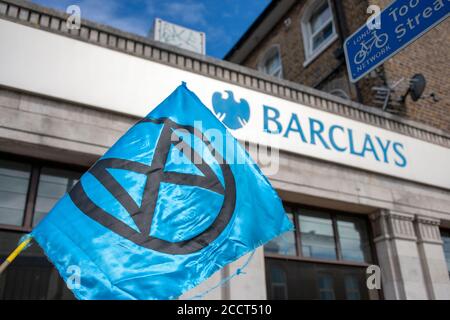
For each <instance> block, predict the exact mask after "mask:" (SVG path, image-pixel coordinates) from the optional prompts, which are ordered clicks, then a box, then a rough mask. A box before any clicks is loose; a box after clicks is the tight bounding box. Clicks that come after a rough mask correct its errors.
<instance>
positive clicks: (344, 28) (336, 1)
mask: <svg viewBox="0 0 450 320" xmlns="http://www.w3.org/2000/svg"><path fill="white" fill-rule="evenodd" d="M331 1H332V3H333V7H334V9H335V12H336V17H337V31H338V35H339V39H340V41H341V48H340V49H341V52H340V54H344V42H345V39H347V37H348V36H349V35H350V32H349V30H348V24H347V18H346V17H345V12H344V7H343V6H342V2H341V1H342V0H331ZM344 63H345V64H346V63H347V62H345V59H344ZM348 82H349V85H350V86H354V87H355V91H356V98H357V99H358V102H360V103H362V102H363V99H362V95H361V89H360V88H359V85H358V83H353V84H352V83H351V82H350V78H349V79H348Z"/></svg>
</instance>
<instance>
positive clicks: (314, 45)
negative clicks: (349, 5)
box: [301, 0, 337, 64]
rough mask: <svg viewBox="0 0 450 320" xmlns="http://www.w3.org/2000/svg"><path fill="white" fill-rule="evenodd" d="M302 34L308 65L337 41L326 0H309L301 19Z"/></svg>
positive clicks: (331, 14) (328, 4)
mask: <svg viewBox="0 0 450 320" xmlns="http://www.w3.org/2000/svg"><path fill="white" fill-rule="evenodd" d="M301 26H302V34H303V43H304V47H305V55H306V61H305V64H308V63H309V62H310V61H312V60H313V59H314V58H315V57H317V56H318V55H319V54H320V53H321V52H322V51H323V50H325V49H326V48H327V46H328V45H330V44H331V43H332V42H333V41H334V40H336V39H337V34H336V28H335V26H334V22H333V12H332V11H331V6H330V3H329V1H328V0H315V1H313V0H311V1H310V2H309V5H307V6H306V8H305V12H304V14H303V17H302V23H301Z"/></svg>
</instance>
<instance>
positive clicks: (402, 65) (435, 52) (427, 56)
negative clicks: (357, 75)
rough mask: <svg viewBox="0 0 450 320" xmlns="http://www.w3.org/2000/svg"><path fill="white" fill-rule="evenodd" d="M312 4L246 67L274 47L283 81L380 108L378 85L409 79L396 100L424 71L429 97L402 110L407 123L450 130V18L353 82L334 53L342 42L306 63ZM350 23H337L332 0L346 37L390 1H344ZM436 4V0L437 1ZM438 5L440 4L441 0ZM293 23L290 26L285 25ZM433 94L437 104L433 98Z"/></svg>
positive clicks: (295, 12) (276, 31)
mask: <svg viewBox="0 0 450 320" xmlns="http://www.w3.org/2000/svg"><path fill="white" fill-rule="evenodd" d="M311 1H314V0H309V1H298V3H297V4H295V5H294V6H293V7H292V8H291V9H290V10H289V11H288V12H287V13H286V14H285V15H284V17H283V18H282V19H280V21H278V23H277V24H276V26H275V27H274V28H273V29H272V30H271V31H270V32H269V33H268V34H267V36H266V37H265V38H264V39H263V40H262V41H261V42H260V43H259V45H258V46H257V47H256V48H255V49H254V50H253V51H252V53H251V54H249V56H248V57H246V59H245V60H244V61H243V63H242V64H243V65H245V66H247V67H251V68H254V69H257V68H258V64H259V62H260V61H261V60H262V58H263V57H264V54H265V52H266V51H267V50H268V49H270V48H271V47H272V46H273V45H278V46H279V48H280V54H281V58H282V64H283V78H284V79H286V80H290V81H294V82H297V83H301V84H304V85H307V86H311V87H315V88H317V89H320V90H324V91H327V92H331V91H332V90H335V89H341V90H343V91H344V92H346V93H347V94H348V95H349V96H350V98H351V99H353V100H357V99H358V91H359V97H360V99H361V100H360V102H361V103H363V104H366V105H370V106H373V107H375V108H380V106H377V105H375V104H374V102H373V100H374V91H373V90H372V88H373V87H374V86H382V85H386V84H392V83H394V82H396V81H398V80H400V79H401V78H404V79H405V81H404V82H403V84H402V86H401V88H400V91H399V92H398V93H397V96H401V95H403V94H404V93H405V92H406V89H407V85H408V80H409V79H410V78H411V77H412V76H413V75H414V74H416V73H422V74H423V75H424V76H425V78H426V80H427V88H426V91H425V93H424V97H425V98H424V99H421V100H419V101H418V102H414V101H412V100H411V99H410V98H409V97H408V98H407V99H406V101H405V103H404V104H403V105H400V107H398V108H397V109H398V110H399V112H400V114H401V115H402V116H404V117H405V118H407V119H411V120H415V121H418V122H421V123H425V124H427V125H431V126H434V127H436V128H438V129H442V130H444V131H446V132H450V81H449V79H450V33H448V32H445V31H446V30H450V20H447V21H444V22H443V23H441V24H440V25H438V26H437V27H436V28H434V29H433V30H431V31H430V32H428V33H427V34H426V35H424V36H423V37H422V38H420V39H419V40H417V41H416V42H415V43H413V44H412V45H410V46H409V47H407V48H406V49H404V50H403V51H402V52H400V53H399V54H397V55H396V56H395V57H393V58H392V59H390V60H389V61H387V62H386V63H385V64H384V65H383V66H381V67H379V68H378V69H377V72H372V73H371V74H369V75H367V76H366V77H365V78H363V79H362V80H360V81H359V82H358V83H357V86H354V85H352V84H350V82H349V81H348V76H347V71H346V68H345V66H344V67H343V65H342V64H343V63H344V62H343V61H342V59H339V58H336V57H335V54H334V53H335V51H336V50H337V49H339V48H340V47H341V45H342V39H337V40H336V41H334V42H333V43H332V44H331V45H330V46H329V47H328V48H327V49H325V50H324V51H323V52H322V53H321V54H320V55H319V56H318V57H317V58H316V59H315V60H313V61H312V62H311V63H310V64H308V65H304V62H305V50H304V45H303V36H302V32H301V23H300V21H301V17H302V15H303V13H304V11H305V8H306V6H307V5H309V3H310V2H311ZM339 1H340V4H341V6H342V10H343V13H344V15H345V19H340V20H338V15H337V13H336V11H337V10H336V8H335V7H334V5H335V2H334V1H331V0H330V3H331V5H332V8H333V11H334V17H335V26H336V28H339V27H341V28H342V29H343V32H344V33H347V34H346V35H344V36H348V35H349V34H351V33H353V32H354V31H356V29H357V28H359V27H360V26H361V25H362V24H363V23H364V22H365V20H366V19H367V17H368V15H367V13H366V9H367V6H368V5H369V4H377V5H380V7H382V8H383V7H385V6H386V5H387V4H388V3H390V2H391V0H362V1H361V0H339ZM434 1H436V0H433V2H434ZM437 1H438V0H437ZM288 19H289V20H290V25H289V26H286V24H285V21H286V20H288ZM431 93H434V94H435V96H436V97H437V99H438V101H435V100H434V99H433V98H431V97H430V96H429V95H430V94H431Z"/></svg>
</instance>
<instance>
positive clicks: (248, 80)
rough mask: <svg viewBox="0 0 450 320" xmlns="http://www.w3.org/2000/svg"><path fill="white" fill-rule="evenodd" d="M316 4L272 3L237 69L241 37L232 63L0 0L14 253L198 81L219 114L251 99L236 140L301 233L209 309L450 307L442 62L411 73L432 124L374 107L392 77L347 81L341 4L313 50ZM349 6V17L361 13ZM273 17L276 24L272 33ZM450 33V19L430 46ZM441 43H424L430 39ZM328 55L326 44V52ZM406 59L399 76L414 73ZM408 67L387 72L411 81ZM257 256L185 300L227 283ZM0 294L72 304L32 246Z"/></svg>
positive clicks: (3, 136)
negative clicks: (96, 168)
mask: <svg viewBox="0 0 450 320" xmlns="http://www.w3.org/2000/svg"><path fill="white" fill-rule="evenodd" d="M304 2H305V3H306V2H307V1H281V2H277V3H276V4H274V5H271V7H269V11H267V12H266V13H265V14H263V16H262V18H260V19H258V21H257V24H258V23H259V25H260V26H263V28H262V31H264V32H263V33H262V34H264V36H263V37H260V38H259V39H263V40H262V41H261V42H259V43H258V44H254V45H253V46H250V47H249V48H250V49H248V48H247V49H246V50H247V51H248V52H246V53H245V54H241V56H240V57H243V58H242V60H235V59H237V58H236V56H237V55H239V52H240V50H241V52H242V51H245V50H243V49H242V48H244V47H246V45H245V42H246V40H245V41H244V40H243V41H242V42H241V43H240V44H238V46H237V47H236V48H235V51H232V52H231V53H230V54H229V55H228V56H227V59H228V60H230V61H233V62H235V63H230V62H227V61H221V60H217V59H212V58H209V57H205V56H201V55H197V54H193V53H189V52H187V51H184V50H180V49H177V48H173V47H170V46H167V45H163V44H161V43H157V42H154V41H151V40H149V39H146V38H142V37H138V36H135V35H132V34H128V33H124V32H122V31H120V30H115V29H112V28H109V27H105V26H101V25H97V24H95V23H92V22H89V21H83V22H82V25H81V28H80V29H76V30H69V29H68V28H67V25H66V19H67V16H66V15H65V14H62V13H60V12H57V11H54V10H50V9H47V8H43V7H40V6H37V5H34V4H31V3H29V2H27V1H19V0H0V43H1V46H0V70H1V72H0V256H1V257H2V258H3V257H5V256H6V255H7V254H8V253H9V251H10V250H11V248H13V247H15V245H16V243H17V242H18V240H19V238H20V237H21V236H22V235H23V234H25V233H27V232H29V231H31V230H32V228H33V226H34V225H36V223H38V222H39V220H40V219H42V217H43V216H45V214H46V213H47V212H48V211H49V210H50V209H51V207H52V206H53V204H54V203H55V202H56V201H57V199H58V198H59V197H61V196H62V195H63V194H64V193H65V192H67V191H68V190H69V189H70V188H71V187H72V186H73V185H74V184H75V183H76V182H77V181H78V179H79V178H80V176H81V174H82V173H83V172H84V171H85V170H87V169H88V168H89V166H91V165H92V164H93V163H94V162H95V161H96V159H98V157H99V156H101V155H102V154H103V153H104V152H105V151H106V150H107V149H108V148H109V147H110V146H111V145H112V144H113V143H114V142H115V141H116V140H117V138H119V137H120V136H121V135H122V134H123V133H124V132H125V131H126V130H127V129H128V128H129V127H130V126H131V125H132V124H133V123H135V122H136V121H137V120H138V119H139V118H140V117H142V116H144V115H145V114H147V113H148V112H149V111H150V109H151V108H152V107H154V106H156V105H157V104H158V103H159V102H160V101H162V99H163V98H165V97H166V96H167V95H168V94H169V93H170V92H171V91H172V90H173V89H174V88H175V87H176V85H177V84H178V83H180V82H181V81H186V82H187V83H188V86H189V87H190V88H191V89H192V90H193V91H194V92H196V93H197V94H198V95H199V97H200V99H201V100H202V101H203V102H204V103H205V105H206V106H208V107H210V108H211V109H214V106H211V97H212V95H213V94H214V93H215V92H220V93H222V97H225V94H226V92H228V99H232V98H231V96H230V93H229V92H232V93H234V96H235V97H236V99H237V100H238V101H239V99H245V100H246V101H247V102H248V104H249V106H250V111H251V112H250V115H251V116H250V118H249V119H248V123H245V124H243V123H241V125H240V126H238V127H237V128H234V129H232V130H231V131H232V133H233V135H235V136H236V137H237V138H238V139H240V140H242V141H243V142H245V144H246V146H247V147H248V150H249V152H250V153H251V155H252V156H253V157H254V158H255V160H257V161H258V162H259V163H260V165H261V168H262V170H263V172H264V173H266V175H267V176H268V178H269V180H270V181H271V183H272V185H273V186H274V188H275V189H276V190H277V192H278V193H279V195H280V197H281V198H282V199H283V201H284V203H285V206H286V211H287V212H288V214H289V216H290V218H291V219H292V221H293V223H294V225H295V227H296V229H295V231H294V232H292V233H286V234H285V235H283V236H282V237H280V238H278V239H276V240H274V241H272V242H270V243H268V244H267V245H266V246H265V247H264V248H259V249H258V250H256V252H255V254H254V256H253V258H252V260H250V262H249V264H248V266H247V267H246V269H245V270H244V271H245V273H244V274H240V275H239V276H236V277H234V278H233V279H231V280H230V281H229V283H228V285H225V286H222V287H220V288H218V289H216V290H212V291H211V292H209V293H208V294H207V295H206V296H205V298H210V299H267V298H272V299H450V279H449V270H450V269H449V268H450V267H449V265H450V261H449V259H450V249H449V247H450V236H449V230H450V182H449V181H450V179H449V178H450V172H449V167H448V165H447V164H448V163H450V134H449V122H450V120H449V113H450V111H449V110H448V103H449V97H448V92H449V91H448V90H446V88H448V83H447V82H446V81H445V78H444V79H443V81H441V80H442V76H436V75H433V76H428V73H426V72H431V68H433V67H434V63H433V66H430V67H426V68H425V69H427V70H418V71H416V69H415V67H414V68H412V69H411V70H407V69H406V70H403V69H402V70H403V71H401V72H405V76H409V72H411V73H416V72H419V71H420V72H422V73H424V74H425V73H426V74H425V75H426V77H427V79H429V78H430V81H429V83H430V85H429V87H428V88H430V87H432V88H433V90H435V91H436V93H437V95H438V96H439V97H440V98H441V100H440V101H439V102H437V103H436V104H432V103H430V101H429V100H423V101H420V102H419V104H422V105H423V106H424V107H422V109H427V110H428V111H427V112H426V113H427V115H426V116H425V115H421V114H420V113H421V112H422V111H419V109H421V107H420V106H419V105H415V104H413V103H412V102H411V101H407V102H406V106H405V107H406V109H407V110H410V111H407V112H406V115H405V114H393V113H391V112H385V111H383V110H381V109H380V108H376V107H373V106H371V103H370V101H369V100H367V101H364V99H369V98H364V97H367V96H366V94H365V93H364V90H366V91H367V90H368V89H364V84H365V83H366V82H368V83H369V82H371V81H372V82H377V81H385V80H380V79H379V78H377V77H379V74H377V75H375V76H374V78H373V79H372V78H370V79H364V80H362V81H361V84H360V83H358V87H357V86H353V85H351V84H350V83H349V82H348V80H347V79H346V78H345V77H346V75H345V66H344V65H342V62H339V61H340V60H339V59H336V58H335V56H336V54H335V53H334V52H335V51H336V50H337V49H339V45H338V43H339V41H340V40H342V39H341V38H340V37H339V35H338V34H337V33H336V32H335V31H334V29H335V28H337V27H336V26H335V20H334V19H335V18H334V14H335V13H334V12H335V11H334V10H335V9H334V5H335V4H334V2H333V1H329V2H328V1H325V2H323V1H321V3H320V5H319V9H320V11H319V13H320V14H319V16H320V19H319V20H321V21H322V20H323V23H322V24H321V28H319V29H318V30H319V31H318V33H317V32H313V33H312V34H311V37H312V38H311V41H310V42H308V43H309V44H308V45H310V46H311V47H310V48H309V49H306V51H305V48H303V47H302V43H303V41H301V40H300V39H302V38H301V34H300V32H301V28H300V26H301V24H302V23H307V22H306V21H303V20H302V19H301V12H303V11H304V10H305V7H304V6H303V5H304ZM338 2H341V1H338ZM342 3H343V5H344V8H343V12H345V13H346V14H350V12H351V11H352V10H350V8H352V9H354V10H356V9H357V8H359V6H357V7H355V6H352V4H351V1H342ZM358 3H359V2H358ZM345 6H347V9H346V8H345ZM311 8H316V7H315V6H312V7H311ZM327 8H330V10H331V12H332V13H333V14H332V16H331V20H330V13H329V12H328V11H327V10H328V9H327ZM360 9H361V10H364V9H363V8H362V5H361V8H360ZM358 10H359V9H358ZM305 12H306V11H305ZM353 14H355V15H356V16H357V17H360V18H362V16H363V14H356V13H353ZM307 16H308V17H317V12H316V11H315V10H312V9H311V10H310V11H308V14H307ZM267 17H269V18H273V21H272V23H271V24H269V26H268V25H265V22H264V21H266V20H265V19H266V18H267ZM288 18H290V23H289V21H288V22H286V20H289V19H288ZM269 20H270V19H269ZM347 20H348V21H349V22H348V23H349V24H350V22H351V23H352V24H353V23H355V24H357V23H356V22H355V21H354V19H352V17H350V16H349V17H348V18H347ZM330 21H331V30H332V31H331V34H332V36H331V37H332V38H328V33H329V32H330V31H329V29H330ZM361 23H363V21H361ZM445 26H448V21H446V22H443V23H442V24H441V25H440V26H438V27H437V28H436V29H435V30H432V31H430V33H429V34H428V35H430V34H431V32H435V33H438V31H439V30H440V28H444V27H445ZM252 28H253V29H254V31H255V32H257V31H258V30H260V29H259V28H258V27H252ZM252 28H251V29H250V31H249V32H250V33H251V32H253V31H252ZM348 28H349V30H353V29H354V27H353V26H352V27H350V26H349V27H348ZM316 31H317V30H316ZM262 34H260V36H261V35H262ZM316 35H319V37H318V38H317V39H316V37H315V36H316ZM428 35H427V36H425V37H423V38H422V39H420V40H419V41H422V42H423V41H432V40H431V39H428V40H427V37H428ZM439 35H440V36H441V34H440V33H439ZM442 36H443V37H445V36H446V35H442ZM247 38H248V39H250V40H249V41H250V43H252V41H253V40H252V39H254V38H252V36H251V35H250V36H248V37H247ZM322 38H326V39H325V40H323V39H322ZM314 39H316V40H314ZM327 39H328V40H327ZM329 39H334V40H329ZM271 41H272V42H271ZM323 41H329V42H330V43H329V44H325V42H323ZM336 41H337V42H336ZM266 42H267V43H266ZM418 43H419V42H418ZM320 45H322V46H323V48H325V49H323V51H321V52H320V53H319V54H317V52H315V51H314V48H315V46H320ZM239 46H242V48H240V47H239ZM413 46H416V44H414V45H413ZM413 46H411V47H409V48H408V50H411V49H414V47H413ZM419 47H421V46H419ZM273 48H275V49H273ZM308 50H309V51H308ZM337 51H338V50H337ZM274 52H275V53H277V52H278V53H279V54H280V55H281V60H278V61H279V62H277V59H276V58H275V59H274V57H275V56H276V55H274ZM444 53H445V52H444ZM305 54H309V55H310V56H309V57H308V58H306V56H305ZM401 54H402V55H405V56H407V59H409V58H410V57H409V58H408V54H407V53H406V51H405V53H401ZM410 54H411V55H413V54H426V53H423V52H422V53H410ZM260 55H264V56H267V59H263V60H261V59H260V58H259V57H260ZM337 56H339V55H338V54H337ZM395 59H396V58H394V60H393V61H394V62H395V61H398V62H396V63H397V64H398V65H397V66H403V65H404V64H406V62H404V61H406V60H395ZM411 59H412V60H415V58H414V57H413V58H411ZM443 59H444V58H443ZM290 60H291V62H288V61H290ZM444 60H445V59H444ZM261 61H264V62H267V63H262V62H261ZM270 61H271V62H270ZM280 61H281V62H280ZM394 62H392V63H391V64H393V66H391V69H389V68H388V67H387V66H386V65H385V66H384V67H383V69H385V70H383V71H382V72H380V74H382V75H383V76H384V77H389V75H390V74H391V77H392V75H395V76H397V75H398V74H399V72H400V71H396V70H395V64H394ZM444 62H445V63H447V64H448V63H449V61H448V59H446V60H445V61H444ZM236 63H238V64H241V66H240V65H238V64H236ZM242 65H245V67H244V66H242ZM302 66H303V68H304V69H301V68H302ZM248 67H251V68H248ZM252 68H253V69H254V68H257V69H259V71H255V70H252ZM341 69H342V70H341ZM442 69H443V68H442ZM302 70H303V71H304V72H306V73H307V74H308V75H307V74H306V73H304V72H302ZM389 70H390V71H389ZM261 71H263V72H261ZM438 71H439V72H445V71H440V70H438ZM264 72H266V73H269V74H271V75H266V74H265V73H264ZM328 74H329V75H328ZM323 75H328V76H326V77H325V78H323V79H325V80H323V79H322V77H323ZM433 77H434V78H435V80H433V81H435V82H436V83H441V84H437V85H435V84H433V82H432V80H431V78H433ZM326 79H328V80H326ZM386 79H389V78H386ZM447 79H448V77H447ZM309 81H312V82H309ZM386 81H387V80H386ZM440 85H442V87H439V86H440ZM446 86H447V87H446ZM438 87H439V88H438ZM334 89H336V90H335V91H332V90H334ZM338 89H339V90H338ZM327 91H328V92H327ZM369 91H370V90H369ZM358 92H359V94H358ZM344 93H345V94H344ZM446 95H447V96H446ZM358 96H360V98H358ZM348 98H351V99H348ZM241 101H242V100H241ZM357 101H360V102H357ZM234 102H235V101H234ZM414 108H416V109H417V111H412V110H414ZM439 110H440V111H439ZM429 112H431V113H433V112H436V113H439V112H440V113H439V114H440V116H438V117H433V116H431V115H430V114H428V113H429ZM428 116H429V117H430V118H429V119H428V118H427V117H428ZM446 117H447V118H446ZM431 118H433V119H434V120H432V119H431ZM430 119H431V120H430ZM446 119H447V120H446ZM262 145H266V146H267V145H268V146H269V147H272V149H273V150H272V151H273V152H276V154H277V155H278V156H277V157H276V163H275V166H271V165H268V164H267V162H266V161H264V160H265V159H264V158H263V157H260V146H262ZM361 146H362V147H361ZM358 148H359V149H358ZM361 148H362V149H361ZM357 149H358V150H357ZM274 168H275V170H273V169H274ZM256 223H264V221H258V222H256ZM246 259H247V257H243V258H242V259H240V260H239V261H236V262H234V263H232V264H231V265H229V266H227V267H225V268H224V269H222V270H221V271H219V272H217V273H216V274H215V275H214V276H213V277H211V278H210V279H208V280H207V281H205V282H204V283H202V284H201V285H200V286H199V287H197V288H195V289H193V290H192V291H191V292H188V293H186V294H185V295H184V296H183V297H182V298H189V297H192V296H195V295H197V294H200V293H202V292H204V291H205V290H207V289H208V288H211V287H213V286H214V285H215V284H217V283H219V282H220V281H221V279H224V278H226V277H228V276H230V275H231V274H233V273H234V272H235V270H236V269H237V268H239V267H240V266H242V264H243V263H245V261H246ZM371 265H377V266H379V267H380V271H381V288H380V289H376V288H375V289H371V290H369V289H368V287H367V285H366V279H367V277H368V275H367V268H368V267H369V266H371ZM81 281H82V278H81ZM0 298H2V299H12V298H18V299H22V298H37V299H65V298H71V293H70V292H69V290H68V289H67V288H66V287H65V286H64V284H63V283H62V282H61V280H60V279H59V277H58V275H57V272H56V270H54V269H53V268H52V267H51V265H50V264H49V263H48V262H47V260H46V258H45V257H44V255H43V253H42V252H41V251H40V250H39V248H38V247H37V246H36V245H34V246H32V247H31V248H29V249H28V250H27V251H25V252H24V253H23V255H22V256H21V257H20V258H18V260H17V261H16V262H15V263H14V265H12V266H11V267H10V268H9V269H8V270H7V272H6V274H5V275H3V276H2V277H1V278H0Z"/></svg>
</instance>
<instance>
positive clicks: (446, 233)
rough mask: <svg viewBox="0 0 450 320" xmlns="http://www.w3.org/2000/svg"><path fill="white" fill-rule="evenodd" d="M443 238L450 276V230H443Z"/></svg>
mask: <svg viewBox="0 0 450 320" xmlns="http://www.w3.org/2000/svg"><path fill="white" fill-rule="evenodd" d="M441 238H442V242H443V246H444V255H445V260H447V268H448V273H449V275H450V230H441Z"/></svg>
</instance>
